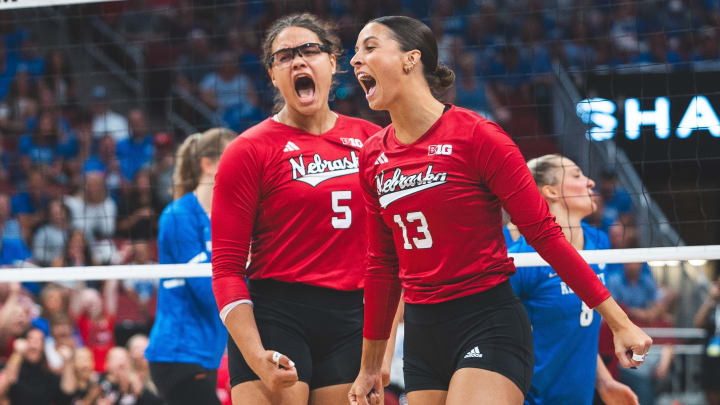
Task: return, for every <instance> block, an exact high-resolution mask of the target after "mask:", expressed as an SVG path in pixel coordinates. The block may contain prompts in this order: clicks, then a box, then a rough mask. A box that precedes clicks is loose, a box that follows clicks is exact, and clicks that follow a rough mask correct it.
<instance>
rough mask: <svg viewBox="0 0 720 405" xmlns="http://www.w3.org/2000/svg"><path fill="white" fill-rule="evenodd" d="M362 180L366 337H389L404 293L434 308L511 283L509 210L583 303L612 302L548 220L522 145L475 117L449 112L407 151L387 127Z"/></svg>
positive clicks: (370, 150)
mask: <svg viewBox="0 0 720 405" xmlns="http://www.w3.org/2000/svg"><path fill="white" fill-rule="evenodd" d="M360 177H361V179H360V182H361V184H362V187H363V193H364V196H365V199H366V204H367V210H368V219H367V221H368V237H369V253H368V268H367V272H366V276H365V303H366V311H365V317H366V318H365V337H367V338H370V339H386V338H387V335H388V334H389V328H390V325H391V323H392V318H393V315H394V313H395V308H396V303H397V299H398V296H399V293H400V284H402V288H404V295H403V297H404V300H405V302H408V303H413V304H431V303H439V302H443V301H448V300H452V299H456V298H460V297H464V296H467V295H471V294H476V293H479V292H482V291H485V290H487V289H490V288H492V287H494V286H496V285H498V284H499V283H501V282H503V281H505V280H507V279H508V277H510V275H512V274H513V273H514V272H515V266H514V265H513V262H512V259H510V258H508V256H507V249H506V246H505V240H504V237H503V234H502V211H501V208H503V207H504V208H505V210H506V211H507V212H508V213H509V214H510V216H511V218H512V222H513V223H514V224H516V225H517V226H518V228H519V229H520V232H521V233H522V234H523V235H524V236H525V238H526V239H527V240H528V241H529V243H530V244H531V245H532V246H533V247H534V248H535V249H536V250H537V251H538V252H539V253H540V254H541V255H542V256H543V258H545V260H547V261H548V262H549V263H550V264H551V265H552V266H553V268H555V270H556V271H557V273H558V274H559V275H560V276H561V278H563V280H565V281H566V282H567V284H568V285H570V286H571V288H573V289H574V290H575V291H576V292H577V294H578V296H580V297H581V298H582V300H583V301H584V302H586V303H587V304H588V305H590V306H591V307H592V306H595V305H597V304H599V303H600V302H602V301H603V300H605V299H606V298H607V297H609V293H608V292H607V290H606V289H605V287H604V286H603V285H602V284H601V283H600V281H599V280H598V278H597V277H596V276H595V273H594V272H593V271H592V270H591V269H590V267H589V266H588V265H587V264H586V263H585V262H584V261H583V260H582V258H581V257H580V255H579V254H578V253H577V252H576V251H575V249H574V248H573V247H572V245H570V244H569V242H567V240H566V239H565V236H564V235H563V233H562V229H561V228H560V226H559V225H557V224H556V223H555V220H554V218H553V217H552V216H551V215H550V212H549V209H548V205H547V203H546V202H545V200H544V199H543V197H542V196H541V195H540V193H539V191H538V189H537V186H536V185H535V182H534V181H533V178H532V175H531V174H530V171H529V170H528V168H527V166H526V164H525V160H524V159H523V157H522V155H521V154H520V151H519V150H518V148H517V146H516V145H515V144H514V143H513V141H512V140H511V139H510V138H509V137H508V135H507V134H506V133H505V132H504V131H503V130H502V129H501V128H500V127H499V126H498V125H496V124H495V123H493V122H490V121H488V120H485V119H484V118H482V117H480V116H479V115H477V114H475V113H473V112H471V111H469V110H466V109H463V108H459V107H451V108H449V109H448V110H447V111H446V112H445V113H444V114H443V115H442V117H440V119H439V120H438V121H437V122H436V123H435V124H434V125H433V126H432V127H431V128H430V129H429V130H428V131H427V132H426V133H425V134H424V135H423V136H422V137H421V138H419V139H418V140H417V141H415V142H414V143H412V144H409V145H406V144H403V143H401V142H399V141H398V140H397V138H396V137H395V132H394V128H393V126H392V125H390V126H388V127H387V128H385V129H384V130H383V131H381V132H379V133H378V134H377V135H375V136H373V137H372V138H370V139H368V141H367V142H366V143H365V147H364V148H363V151H362V154H361V157H360ZM398 280H399V281H400V282H401V283H400V282H398Z"/></svg>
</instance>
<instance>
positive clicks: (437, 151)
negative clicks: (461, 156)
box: [428, 145, 452, 156]
mask: <svg viewBox="0 0 720 405" xmlns="http://www.w3.org/2000/svg"><path fill="white" fill-rule="evenodd" d="M430 155H452V145H430V146H429V147H428V156H430Z"/></svg>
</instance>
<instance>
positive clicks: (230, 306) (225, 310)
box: [220, 300, 253, 324]
mask: <svg viewBox="0 0 720 405" xmlns="http://www.w3.org/2000/svg"><path fill="white" fill-rule="evenodd" d="M241 304H248V305H250V306H253V302H252V301H250V300H237V301H233V302H231V303H229V304H227V305H225V306H224V307H223V308H222V309H221V310H220V319H221V320H222V323H223V324H224V323H225V318H227V316H228V314H229V313H230V311H232V310H233V309H235V307H236V306H238V305H241Z"/></svg>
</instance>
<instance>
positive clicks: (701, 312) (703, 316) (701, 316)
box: [693, 297, 715, 328]
mask: <svg viewBox="0 0 720 405" xmlns="http://www.w3.org/2000/svg"><path fill="white" fill-rule="evenodd" d="M713 308H715V301H713V299H712V298H711V297H707V299H705V302H703V304H702V306H700V309H698V311H697V313H696V314H695V319H694V320H693V321H694V322H693V323H694V324H695V327H696V328H704V327H705V323H706V322H707V318H708V314H709V313H710V310H711V309H713Z"/></svg>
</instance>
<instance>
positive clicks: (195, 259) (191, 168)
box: [145, 128, 236, 405]
mask: <svg viewBox="0 0 720 405" xmlns="http://www.w3.org/2000/svg"><path fill="white" fill-rule="evenodd" d="M235 135H236V134H235V133H234V132H232V131H230V130H228V129H220V128H216V129H210V130H208V131H206V132H204V133H200V134H194V135H190V136H189V137H187V138H186V139H185V141H184V142H183V144H182V145H181V146H180V148H179V149H178V152H177V159H176V165H175V173H174V175H173V182H174V190H173V196H174V198H175V200H174V201H173V202H172V203H170V204H169V205H168V206H167V207H166V208H165V210H163V213H162V215H161V216H160V220H159V225H160V233H159V236H158V253H159V259H160V263H161V264H171V263H206V262H209V261H210V256H211V244H210V236H211V234H210V218H211V212H210V208H211V204H212V199H213V187H214V183H215V172H216V171H217V165H218V161H219V159H220V155H222V153H223V151H224V150H225V147H226V146H227V145H228V144H229V143H230V141H232V140H233V139H234V138H235ZM226 341H227V332H226V331H225V328H224V326H223V324H222V323H221V322H220V318H219V315H218V310H217V307H216V306H215V300H214V298H213V293H212V282H211V280H210V277H190V278H166V279H161V280H160V285H159V288H158V302H157V313H156V316H155V323H154V324H153V328H152V331H151V332H150V343H149V345H148V347H147V349H146V351H145V357H146V358H147V359H148V361H149V362H150V374H151V376H152V379H153V382H154V383H155V385H156V386H157V388H158V391H160V394H161V396H162V397H163V398H164V399H165V401H166V402H167V403H168V405H185V404H187V405H191V404H193V405H194V404H209V405H212V404H217V405H219V404H220V401H219V400H218V397H217V394H216V393H215V386H216V380H217V368H218V367H219V365H220V359H221V357H222V355H223V352H224V351H225V343H226Z"/></svg>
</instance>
